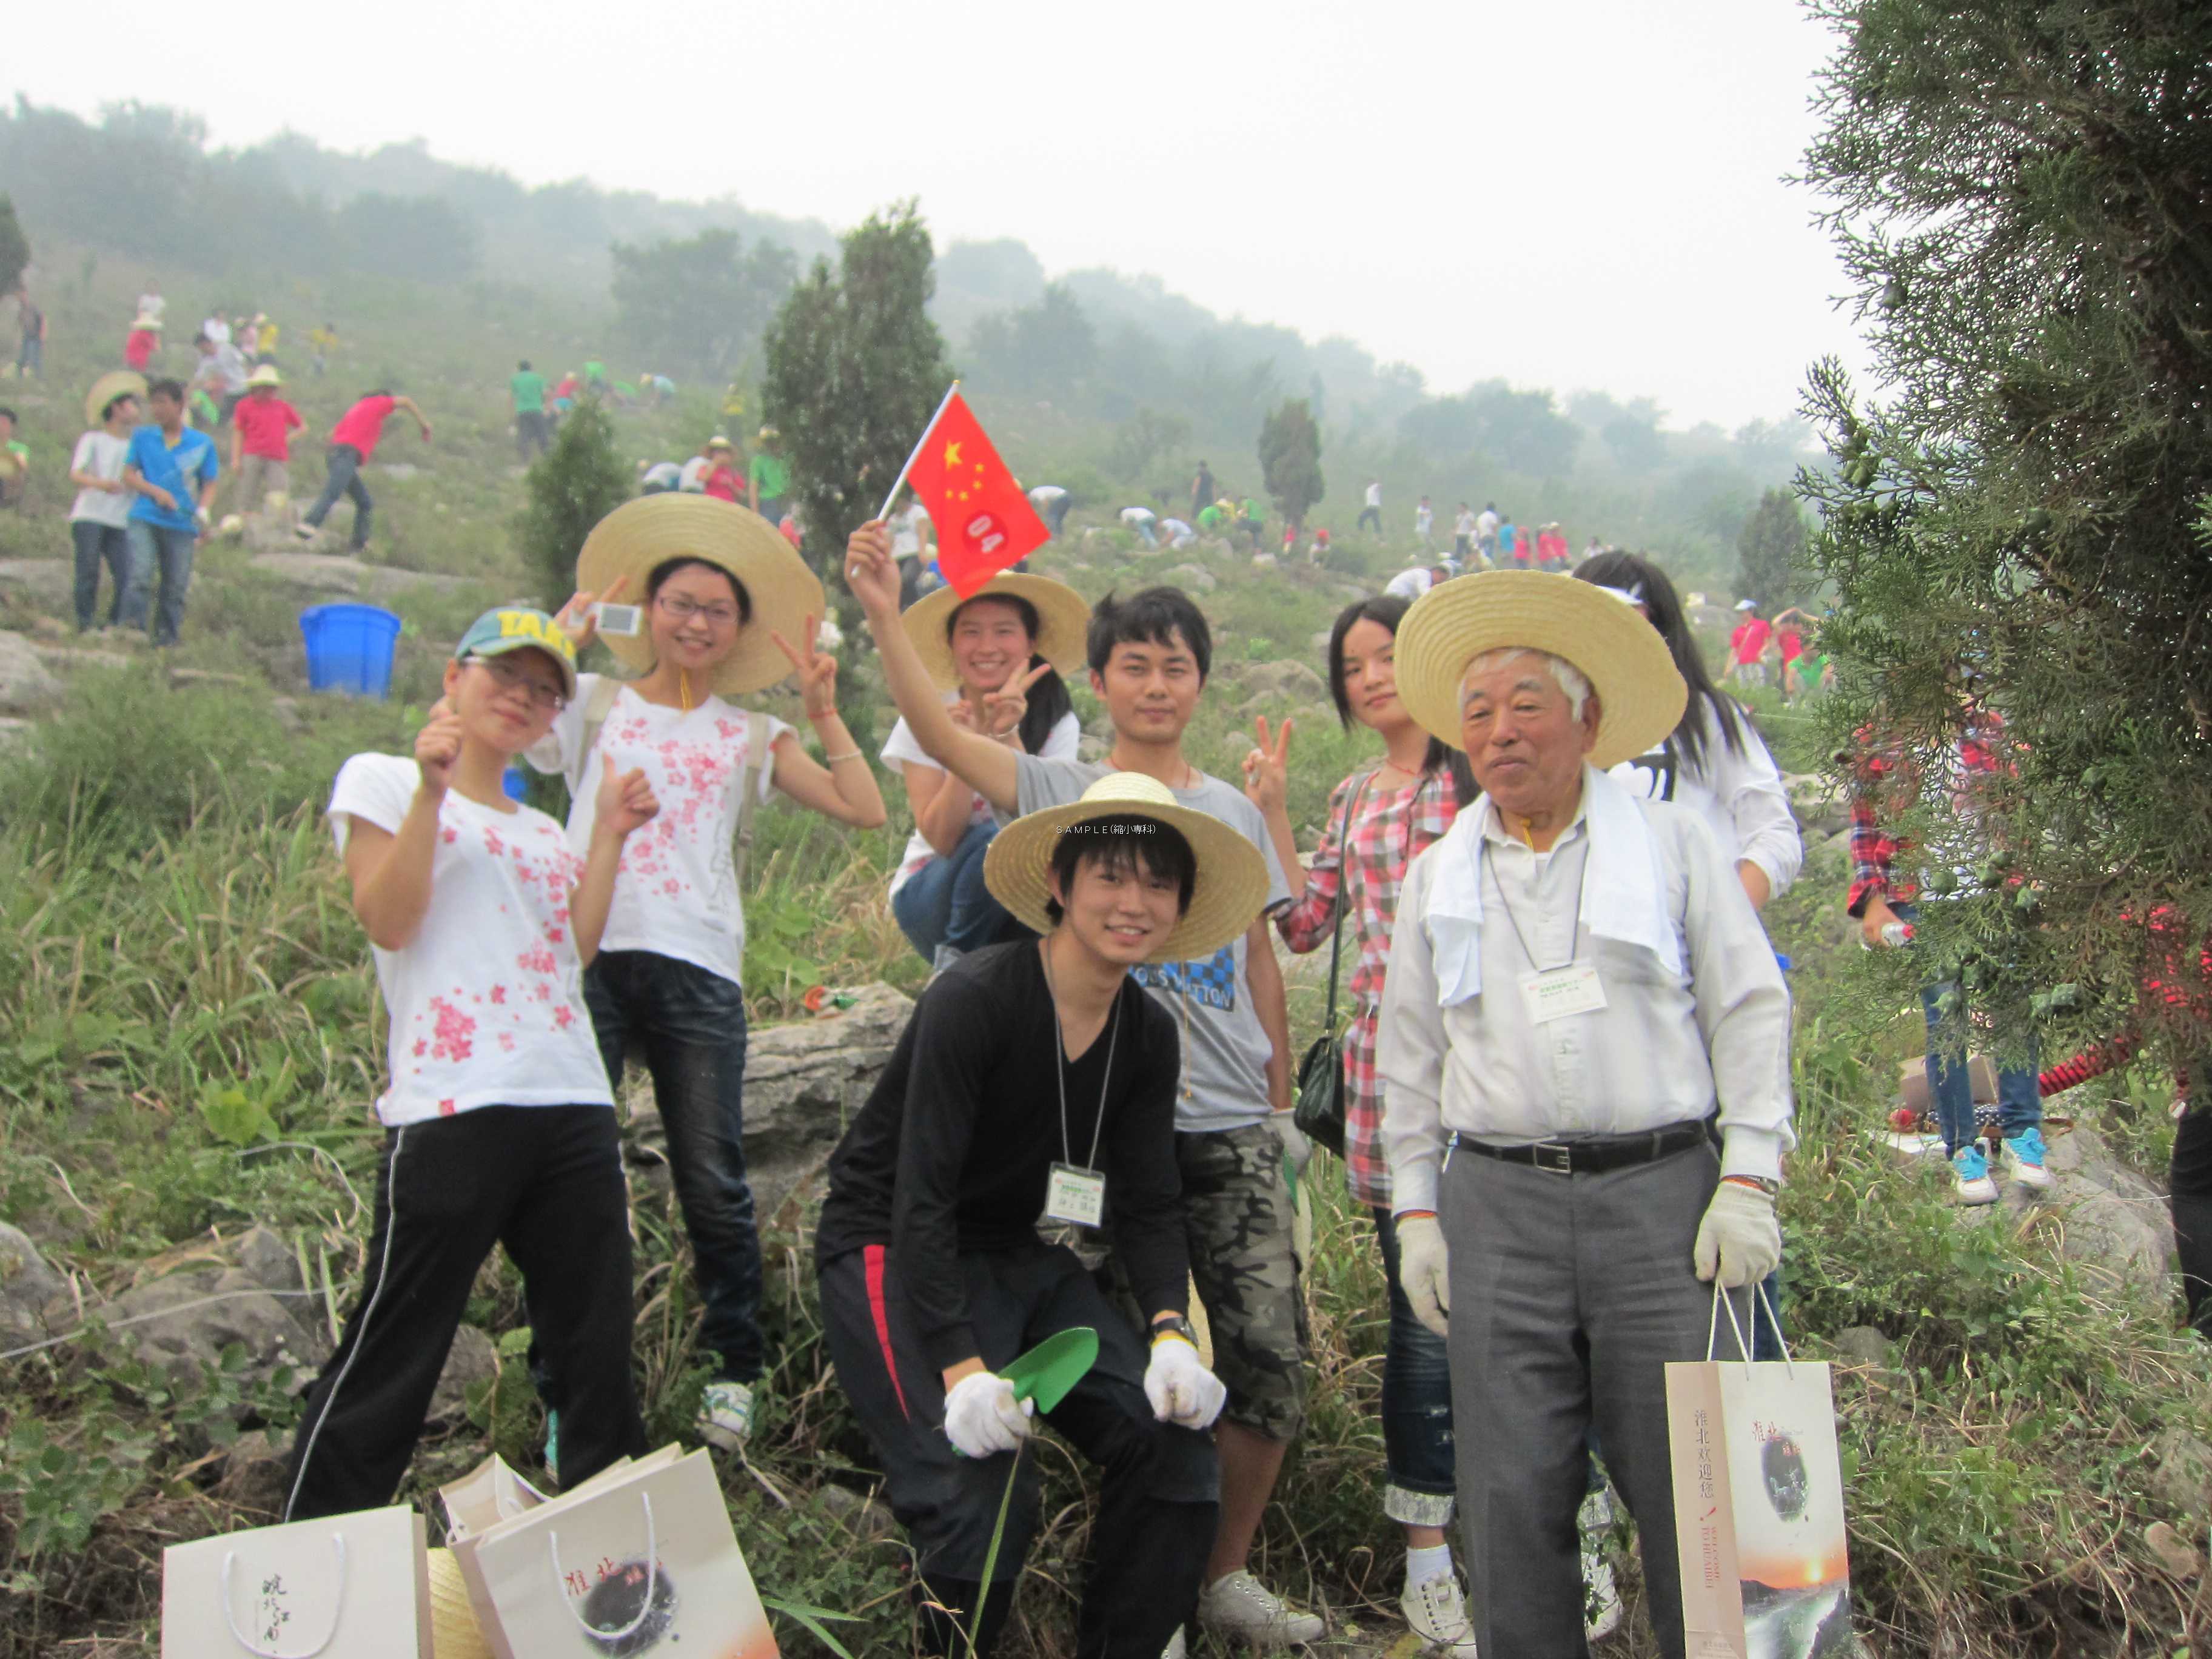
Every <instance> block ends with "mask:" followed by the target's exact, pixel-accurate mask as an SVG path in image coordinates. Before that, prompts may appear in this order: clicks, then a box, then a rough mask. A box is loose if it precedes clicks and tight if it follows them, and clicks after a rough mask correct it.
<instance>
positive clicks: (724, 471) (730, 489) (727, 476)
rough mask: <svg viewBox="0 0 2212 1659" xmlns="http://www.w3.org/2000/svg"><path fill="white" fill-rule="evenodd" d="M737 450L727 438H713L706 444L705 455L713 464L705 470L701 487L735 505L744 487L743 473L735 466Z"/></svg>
mask: <svg viewBox="0 0 2212 1659" xmlns="http://www.w3.org/2000/svg"><path fill="white" fill-rule="evenodd" d="M737 453H738V452H737V450H736V448H735V447H733V446H732V444H731V442H730V441H729V440H728V439H727V438H715V439H713V440H711V441H709V442H708V445H707V457H708V459H709V460H711V461H712V462H713V463H714V465H712V466H710V467H709V468H708V470H707V481H706V483H704V484H703V485H702V486H701V487H702V489H705V491H706V492H707V494H708V495H714V496H719V497H720V499H721V500H723V501H728V502H730V503H731V504H732V505H733V506H734V505H735V504H736V502H737V501H738V497H739V496H740V495H744V489H745V478H744V474H743V473H742V472H739V471H738V468H737Z"/></svg>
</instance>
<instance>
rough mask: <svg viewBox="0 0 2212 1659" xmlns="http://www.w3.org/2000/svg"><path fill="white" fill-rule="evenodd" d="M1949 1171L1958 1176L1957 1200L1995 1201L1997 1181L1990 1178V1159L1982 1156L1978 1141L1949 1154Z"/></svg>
mask: <svg viewBox="0 0 2212 1659" xmlns="http://www.w3.org/2000/svg"><path fill="white" fill-rule="evenodd" d="M1951 1172H1952V1174H1954V1175H1955V1176H1957V1177H1958V1178H1959V1201H1960V1203H1961V1204H1994V1203H1996V1201H1997V1183H1996V1182H1994V1181H1992V1180H1990V1161H1989V1159H1987V1158H1984V1157H1983V1156H1982V1149H1981V1146H1980V1144H1979V1143H1978V1142H1977V1143H1976V1144H1974V1145H1972V1146H1961V1147H1960V1148H1959V1150H1958V1151H1957V1152H1954V1153H1952V1154H1951Z"/></svg>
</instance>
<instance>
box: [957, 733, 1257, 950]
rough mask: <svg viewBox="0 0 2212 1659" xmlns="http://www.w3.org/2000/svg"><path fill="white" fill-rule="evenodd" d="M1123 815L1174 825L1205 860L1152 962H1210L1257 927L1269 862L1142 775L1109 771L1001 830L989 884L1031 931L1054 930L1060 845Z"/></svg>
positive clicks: (987, 866)
mask: <svg viewBox="0 0 2212 1659" xmlns="http://www.w3.org/2000/svg"><path fill="white" fill-rule="evenodd" d="M1124 816H1133V817H1147V818H1156V819H1158V821H1159V822H1160V823H1164V824H1168V825H1170V826H1171V827H1172V828H1174V829H1176V830H1177V831H1178V832H1179V833H1180V834H1181V835H1182V838H1183V839H1184V840H1185V841H1187V842H1189V843H1190V849H1191V852H1192V854H1193V855H1194V857H1195V858H1196V859H1197V860H1198V874H1197V877H1196V878H1195V879H1194V881H1193V882H1192V883H1191V891H1190V908H1188V909H1187V910H1185V911H1184V912H1183V914H1182V920H1181V921H1178V922H1177V923H1176V925H1175V927H1173V928H1171V929H1170V930H1169V933H1168V935H1167V937H1166V938H1165V939H1163V940H1162V941H1161V942H1160V944H1159V945H1158V946H1157V947H1156V948H1155V949H1154V950H1153V951H1152V954H1151V955H1150V956H1149V957H1146V961H1147V962H1188V961H1191V960H1193V959H1194V958H1197V957H1210V956H1212V954H1213V953H1214V952H1215V951H1218V950H1219V949H1221V947H1222V946H1223V945H1227V944H1229V943H1230V942H1231V940H1233V939H1236V938H1237V936H1238V935H1239V934H1241V933H1243V932H1244V931H1245V929H1247V928H1248V927H1251V925H1252V920H1253V918H1254V917H1255V916H1257V915H1259V914H1260V908H1261V906H1262V905H1264V904H1265V903H1267V860H1266V859H1265V858H1264V857H1263V856H1261V852H1260V849H1259V848H1257V847H1255V846H1254V845H1253V844H1252V843H1251V842H1249V841H1247V840H1246V839H1245V838H1244V837H1243V836H1242V835H1241V834H1239V833H1238V832H1237V830H1235V829H1231V828H1230V827H1229V825H1227V824H1226V823H1223V822H1222V821H1221V820H1220V819H1219V818H1217V817H1214V816H1213V815H1212V813H1211V812H1201V811H1199V810H1198V809H1197V808H1196V807H1194V806H1185V805H1183V804H1182V802H1180V801H1178V800H1177V799H1176V798H1175V792H1174V791H1173V790H1171V789H1170V788H1169V787H1167V785H1165V784H1164V783H1162V782H1161V781H1159V780H1158V779H1157V778H1152V777H1147V776H1146V775H1144V774H1143V773H1141V772H1109V773H1108V774H1107V775H1105V776H1104V777H1103V778H1101V779H1099V780H1098V781H1097V782H1096V783H1094V784H1092V785H1091V787H1089V788H1088V789H1086V790H1085V791H1084V792H1083V798H1082V799H1080V800H1078V801H1073V802H1071V803H1069V804H1068V805H1066V806H1048V807H1045V808H1044V809H1043V810H1042V811H1036V812H1030V813H1027V814H1025V815H1024V816H1023V817H1018V818H1016V819H1015V820H1014V821H1013V822H1012V823H1010V824H1008V825H1007V826H1006V828H1005V829H1001V830H1000V831H999V833H998V836H996V837H995V838H994V840H993V841H992V842H991V850H990V851H989V852H987V853H986V854H984V855H983V884H984V885H985V886H986V887H987V888H989V889H990V890H991V896H992V897H994V898H995V899H997V900H998V901H999V902H1000V903H1001V904H1003V905H1005V906H1006V909H1007V912H1008V913H1009V914H1010V915H1012V916H1013V918H1014V919H1015V920H1016V921H1018V922H1020V923H1021V924H1022V925H1023V926H1024V927H1029V928H1032V929H1034V930H1035V931H1036V932H1037V933H1050V932H1052V929H1053V921H1052V917H1051V915H1049V914H1048V912H1047V911H1046V909H1045V904H1046V902H1047V901H1048V900H1049V899H1050V898H1051V897H1052V886H1051V883H1050V880H1049V878H1050V875H1051V872H1052V850H1053V848H1054V847H1056V846H1057V845H1059V843H1060V836H1062V835H1063V834H1065V833H1066V831H1067V830H1068V829H1070V827H1071V826H1073V825H1075V824H1079V823H1088V822H1090V821H1091V820H1092V819H1094V818H1105V817H1124Z"/></svg>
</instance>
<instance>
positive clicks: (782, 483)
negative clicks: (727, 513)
mask: <svg viewBox="0 0 2212 1659" xmlns="http://www.w3.org/2000/svg"><path fill="white" fill-rule="evenodd" d="M790 495H791V463H790V462H789V461H787V460H786V459H784V456H783V435H782V434H781V433H780V432H778V431H777V430H776V429H775V428H774V427H772V426H764V427H763V428H761V429H760V447H759V448H757V449H756V450H754V451H753V459H752V465H751V466H750V467H749V468H747V469H746V472H745V501H746V504H747V505H748V506H750V507H751V508H752V510H753V511H754V512H756V513H759V514H760V515H761V517H763V519H766V520H768V521H769V523H770V524H781V523H782V522H783V515H784V514H785V513H787V511H789V510H790V508H789V501H788V497H789V496H790Z"/></svg>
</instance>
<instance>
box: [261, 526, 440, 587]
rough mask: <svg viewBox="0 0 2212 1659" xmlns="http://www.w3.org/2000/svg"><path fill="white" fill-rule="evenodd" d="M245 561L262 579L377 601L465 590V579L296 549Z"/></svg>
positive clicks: (345, 554)
mask: <svg viewBox="0 0 2212 1659" xmlns="http://www.w3.org/2000/svg"><path fill="white" fill-rule="evenodd" d="M285 539H289V538H285ZM246 562H247V563H248V564H249V565H251V566H252V568H254V569H256V570H258V571H259V572H261V574H263V575H264V576H274V577H276V579H277V580H280V581H287V582H289V583H291V584H292V585H293V586H295V587H304V588H307V589H310V590H312V591H313V592H318V593H361V594H367V595H368V596H369V597H370V598H372V599H374V598H378V597H380V596H382V595H384V594H387V593H398V592H405V591H406V590H407V589H409V588H410V587H435V588H440V589H442V590H447V591H451V590H452V589H454V588H459V587H466V586H470V584H471V579H470V578H468V577H466V576H441V575H435V574H432V573H431V572H429V571H427V570H399V569H395V568H393V567H392V566H391V565H388V564H369V563H368V562H365V561H363V560H361V559H357V558H356V557H354V556H352V555H351V554H349V553H313V552H308V551H306V550H304V549H299V548H297V546H296V544H295V550H293V551H289V552H287V551H283V550H281V547H280V549H279V550H271V551H269V552H265V553H256V554H255V555H254V556H252V558H251V559H249V560H247V561H246Z"/></svg>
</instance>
